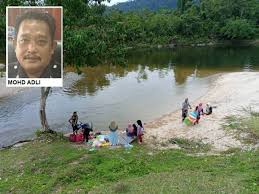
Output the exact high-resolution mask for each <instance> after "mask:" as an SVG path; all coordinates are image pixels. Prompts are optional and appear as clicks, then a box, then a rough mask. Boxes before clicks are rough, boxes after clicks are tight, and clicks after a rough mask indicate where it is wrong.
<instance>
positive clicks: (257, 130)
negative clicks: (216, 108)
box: [223, 109, 259, 144]
mask: <svg viewBox="0 0 259 194" xmlns="http://www.w3.org/2000/svg"><path fill="white" fill-rule="evenodd" d="M244 111H246V112H248V113H249V116H248V117H238V116H228V117H226V119H225V120H226V123H225V124H224V125H223V127H224V129H225V130H227V131H230V132H234V133H235V134H236V137H237V138H238V139H240V140H242V141H243V143H248V144H251V143H252V144H257V143H259V113H258V112H254V111H252V110H251V109H244Z"/></svg>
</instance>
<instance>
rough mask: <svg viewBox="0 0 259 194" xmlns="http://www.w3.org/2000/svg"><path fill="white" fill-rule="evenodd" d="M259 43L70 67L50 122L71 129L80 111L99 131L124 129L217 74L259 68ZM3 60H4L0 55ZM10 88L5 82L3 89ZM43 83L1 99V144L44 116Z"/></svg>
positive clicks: (22, 135)
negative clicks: (74, 115)
mask: <svg viewBox="0 0 259 194" xmlns="http://www.w3.org/2000/svg"><path fill="white" fill-rule="evenodd" d="M258 53H259V47H217V48H213V47H211V48H207V47H203V48H177V49H152V50H150V49H146V50H144V49H142V50H134V51H131V52H129V53H128V55H127V63H126V65H125V66H119V65H114V66H110V65H103V66H95V67H82V68H80V72H78V71H77V70H76V69H75V68H73V67H70V66H66V67H65V70H64V87H63V88H53V89H52V92H51V94H50V95H49V97H48V99H47V108H46V112H47V117H48V122H49V124H50V126H51V127H52V128H53V129H56V130H58V131H64V132H68V131H71V127H70V125H69V123H68V119H69V117H70V116H71V114H72V112H73V111H77V112H78V115H79V120H80V121H82V122H86V121H92V122H93V124H94V127H95V128H97V129H99V130H104V129H107V128H108V125H109V123H110V121H111V120H115V121H116V122H117V123H118V124H119V127H120V128H125V127H126V125H127V123H128V122H135V121H136V120H137V119H141V120H143V121H144V122H149V121H151V120H153V119H155V118H157V117H160V116H161V115H163V114H166V113H169V112H172V111H174V110H177V109H179V108H180V107H181V104H182V102H183V100H184V98H186V97H189V99H190V101H193V100H195V99H197V98H199V97H200V96H202V95H204V94H205V93H206V92H207V90H208V89H209V87H210V85H211V82H213V80H214V79H215V78H216V77H217V74H218V73H224V72H236V71H258V70H259V55H258ZM0 61H4V59H3V58H2V59H0ZM2 89H3V90H5V87H3V88H1V90H2ZM39 100H40V90H39V88H30V89H26V90H22V91H19V92H17V93H14V94H13V95H11V96H8V97H4V98H0V147H3V146H7V145H10V144H12V143H14V142H16V141H19V140H23V139H27V138H31V137H33V136H34V132H35V130H36V129H38V128H40V121H39ZM179 117H180V115H179Z"/></svg>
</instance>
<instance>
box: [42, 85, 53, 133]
mask: <svg viewBox="0 0 259 194" xmlns="http://www.w3.org/2000/svg"><path fill="white" fill-rule="evenodd" d="M50 88H51V87H41V97H40V121H41V127H42V130H43V131H46V132H50V131H51V129H50V127H49V124H48V121H47V117H46V111H45V109H46V100H47V97H48V95H49V91H50Z"/></svg>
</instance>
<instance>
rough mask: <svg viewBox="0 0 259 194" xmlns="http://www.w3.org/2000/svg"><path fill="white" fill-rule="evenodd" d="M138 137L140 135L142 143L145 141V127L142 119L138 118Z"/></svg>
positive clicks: (139, 138) (139, 141) (139, 139)
mask: <svg viewBox="0 0 259 194" xmlns="http://www.w3.org/2000/svg"><path fill="white" fill-rule="evenodd" d="M137 125H138V126H137V137H138V143H139V144H142V142H143V137H142V136H143V135H144V127H143V125H142V122H141V120H137Z"/></svg>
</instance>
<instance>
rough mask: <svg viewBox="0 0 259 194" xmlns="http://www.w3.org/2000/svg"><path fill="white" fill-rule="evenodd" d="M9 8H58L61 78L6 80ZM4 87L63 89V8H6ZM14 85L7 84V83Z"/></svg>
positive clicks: (37, 7)
mask: <svg viewBox="0 0 259 194" xmlns="http://www.w3.org/2000/svg"><path fill="white" fill-rule="evenodd" d="M9 8H30V9H44V8H60V9H61V12H60V14H61V17H60V19H61V21H60V41H61V44H60V47H61V51H60V52H61V53H60V56H61V64H60V65H61V78H38V79H34V78H8V66H9V65H8V41H9V40H8V24H9V23H8V16H9V15H8V9H9ZM5 28H6V40H5V44H6V87H63V71H64V63H63V44H64V43H63V7H62V6H7V7H6V27H5ZM10 81H12V82H15V84H9V82H10Z"/></svg>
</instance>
